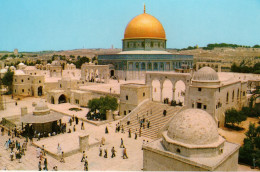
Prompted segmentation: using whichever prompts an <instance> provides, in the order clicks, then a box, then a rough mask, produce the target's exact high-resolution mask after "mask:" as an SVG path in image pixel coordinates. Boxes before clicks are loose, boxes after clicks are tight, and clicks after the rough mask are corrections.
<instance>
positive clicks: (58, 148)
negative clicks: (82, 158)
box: [57, 143, 62, 155]
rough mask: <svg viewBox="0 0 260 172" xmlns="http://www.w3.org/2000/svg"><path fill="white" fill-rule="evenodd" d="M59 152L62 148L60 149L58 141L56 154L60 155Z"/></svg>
mask: <svg viewBox="0 0 260 172" xmlns="http://www.w3.org/2000/svg"><path fill="white" fill-rule="evenodd" d="M61 152H62V150H61V147H60V144H59V143H58V146H57V154H58V155H60V154H61Z"/></svg>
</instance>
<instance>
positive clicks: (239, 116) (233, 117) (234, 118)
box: [225, 108, 247, 126]
mask: <svg viewBox="0 0 260 172" xmlns="http://www.w3.org/2000/svg"><path fill="white" fill-rule="evenodd" d="M246 118H247V116H246V115H245V114H244V113H241V112H238V111H237V110H236V109H234V108H232V109H228V110H227V111H226V112H225V124H227V123H231V125H232V126H234V124H238V125H239V124H240V123H241V122H242V121H245V120H246Z"/></svg>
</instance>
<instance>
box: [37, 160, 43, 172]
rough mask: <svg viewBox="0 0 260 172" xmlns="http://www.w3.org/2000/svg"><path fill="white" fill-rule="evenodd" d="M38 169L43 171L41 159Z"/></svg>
mask: <svg viewBox="0 0 260 172" xmlns="http://www.w3.org/2000/svg"><path fill="white" fill-rule="evenodd" d="M38 170H39V171H42V164H41V161H39V163H38Z"/></svg>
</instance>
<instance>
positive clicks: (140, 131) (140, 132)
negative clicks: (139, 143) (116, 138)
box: [139, 127, 142, 137]
mask: <svg viewBox="0 0 260 172" xmlns="http://www.w3.org/2000/svg"><path fill="white" fill-rule="evenodd" d="M141 134H142V129H141V127H140V128H139V137H141Z"/></svg>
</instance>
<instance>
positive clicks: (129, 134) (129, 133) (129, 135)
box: [128, 128, 131, 138]
mask: <svg viewBox="0 0 260 172" xmlns="http://www.w3.org/2000/svg"><path fill="white" fill-rule="evenodd" d="M128 137H129V138H131V129H130V128H129V130H128Z"/></svg>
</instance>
